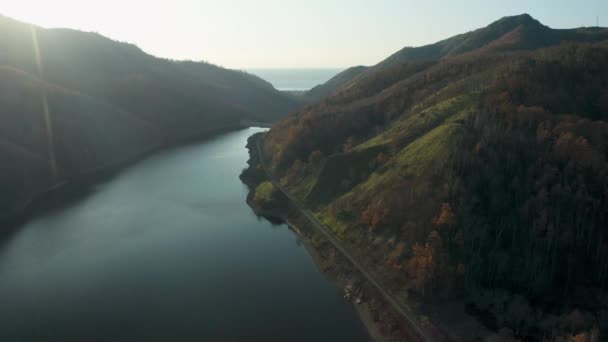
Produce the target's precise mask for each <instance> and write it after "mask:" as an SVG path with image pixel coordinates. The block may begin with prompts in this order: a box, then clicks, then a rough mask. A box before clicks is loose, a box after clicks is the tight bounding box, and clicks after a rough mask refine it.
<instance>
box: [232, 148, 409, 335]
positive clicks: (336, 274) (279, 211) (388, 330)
mask: <svg viewBox="0 0 608 342" xmlns="http://www.w3.org/2000/svg"><path fill="white" fill-rule="evenodd" d="M250 139H252V138H251V137H250ZM251 148H252V146H250V145H249V141H248V149H249V152H250V158H249V160H248V162H247V163H248V167H247V168H246V169H244V170H243V173H241V176H240V178H241V181H242V182H243V183H244V184H245V185H246V186H247V187H248V188H249V190H250V191H249V193H248V195H247V200H246V202H247V204H248V205H249V206H250V207H251V209H252V210H253V212H254V213H255V214H256V215H258V216H259V217H263V218H265V219H267V220H269V221H270V222H272V223H282V224H285V225H287V227H288V229H290V230H291V231H292V232H293V233H294V234H295V235H296V237H297V238H298V240H299V241H300V242H301V243H302V244H303V245H304V248H305V249H306V251H307V252H308V254H309V255H310V257H311V258H312V259H313V262H314V263H315V265H316V267H317V269H318V270H319V272H320V273H321V274H322V275H323V276H324V277H326V278H327V280H329V281H331V282H332V283H333V284H334V286H336V287H338V288H340V289H342V290H343V291H346V289H347V288H350V289H358V291H357V293H359V298H362V301H361V302H360V303H356V302H355V301H350V300H349V302H350V303H351V305H352V306H353V309H354V310H355V311H356V313H357V316H358V317H359V319H360V321H361V323H362V324H363V326H364V328H365V329H366V331H367V333H368V335H369V337H370V340H371V341H374V342H391V341H419V340H420V339H419V336H418V335H417V333H416V332H415V331H414V330H412V328H411V327H410V326H409V323H407V322H406V321H405V320H403V319H402V318H401V317H400V315H399V314H398V313H397V312H396V311H395V310H394V309H393V308H392V306H391V305H390V304H389V303H388V302H386V301H385V300H384V298H383V296H382V294H381V293H379V292H378V291H377V289H376V288H375V287H374V286H373V285H372V284H370V283H369V282H368V281H367V280H366V278H365V277H364V276H363V275H362V274H361V273H360V272H359V270H358V269H357V267H355V266H354V265H352V263H351V262H350V261H349V260H348V259H347V258H346V257H345V256H344V255H342V253H341V252H340V251H339V250H338V249H336V248H335V247H334V246H333V245H332V244H331V242H330V241H328V240H327V239H326V238H325V237H324V236H323V235H322V234H321V233H319V232H317V231H316V230H315V229H314V228H312V227H309V225H308V223H307V220H306V219H305V217H303V215H301V214H300V213H299V211H298V209H297V208H295V207H294V206H293V204H292V203H291V201H289V200H288V199H286V198H282V194H281V193H280V194H279V195H278V196H279V198H277V200H276V202H278V203H279V204H281V205H275V206H270V207H269V206H268V205H266V206H263V205H260V204H259V203H256V202H255V201H254V193H255V188H256V186H257V185H258V184H260V183H262V182H264V181H266V180H267V179H266V176H265V174H263V173H259V169H256V168H255V165H256V164H257V160H255V159H254V156H255V153H253V155H252V153H251V152H252V149H251ZM283 204H286V205H283Z"/></svg>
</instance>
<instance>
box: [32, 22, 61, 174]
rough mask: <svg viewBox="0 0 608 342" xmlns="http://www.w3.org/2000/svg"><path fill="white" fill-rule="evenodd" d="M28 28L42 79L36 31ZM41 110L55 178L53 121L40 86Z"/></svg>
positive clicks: (44, 93)
mask: <svg viewBox="0 0 608 342" xmlns="http://www.w3.org/2000/svg"><path fill="white" fill-rule="evenodd" d="M30 30H31V32H32V43H33V45H34V55H35V56H34V57H35V58H36V67H37V69H38V77H39V78H40V79H41V80H44V70H43V68H42V58H41V55H40V46H39V44H38V32H37V31H36V27H34V26H33V25H30ZM42 110H43V112H44V126H45V130H46V138H47V142H48V145H47V146H48V154H49V164H50V165H49V166H50V168H51V173H52V176H53V180H56V179H57V160H56V158H55V137H54V134H53V122H52V120H51V111H50V109H49V101H48V97H47V90H46V87H45V86H43V87H42Z"/></svg>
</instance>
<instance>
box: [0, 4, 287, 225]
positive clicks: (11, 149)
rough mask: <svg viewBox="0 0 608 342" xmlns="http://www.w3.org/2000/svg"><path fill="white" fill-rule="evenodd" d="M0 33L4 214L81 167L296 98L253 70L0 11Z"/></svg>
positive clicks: (257, 115) (265, 112)
mask: <svg viewBox="0 0 608 342" xmlns="http://www.w3.org/2000/svg"><path fill="white" fill-rule="evenodd" d="M0 32H1V33H2V34H1V35H0V77H1V78H0V87H2V89H3V91H2V95H1V97H0V132H1V133H2V134H1V135H0V159H1V160H2V163H1V165H2V166H1V167H2V169H3V172H2V173H0V189H1V191H0V216H3V215H4V214H6V213H9V212H12V211H14V210H16V209H18V208H20V207H21V206H22V205H23V204H24V203H25V202H26V201H28V200H29V199H31V198H32V196H34V195H36V194H38V193H40V192H41V191H43V190H45V189H46V188H48V187H51V186H53V185H55V184H59V183H62V182H64V181H66V180H70V179H73V178H74V177H77V176H78V175H82V174H85V173H88V172H91V171H93V170H97V169H100V168H103V167H106V166H109V165H114V164H117V163H121V162H124V161H127V160H130V159H132V158H134V157H136V156H140V155H142V154H143V153H146V152H149V151H151V150H153V149H156V148H159V147H162V146H167V145H170V144H175V143H179V142H182V141H187V140H190V139H193V138H200V137H205V136H208V135H209V134H212V133H214V132H218V131H221V130H226V129H234V128H238V127H243V126H244V122H262V123H269V122H272V121H274V120H276V119H278V118H280V117H282V116H284V115H286V114H287V113H289V112H290V111H291V110H293V109H295V108H296V107H297V106H298V104H297V103H296V102H294V100H292V99H291V98H289V97H287V96H285V95H283V94H282V93H281V92H279V91H277V90H275V89H274V88H273V87H272V86H271V85H270V84H269V83H268V82H266V81H264V80H262V79H260V78H258V77H256V76H253V75H250V74H247V73H244V72H241V71H234V70H228V69H224V68H220V67H217V66H214V65H211V64H208V63H198V62H189V61H183V62H181V61H171V60H166V59H160V58H156V57H154V56H151V55H148V54H146V53H145V52H143V51H142V50H140V49H139V48H138V47H136V46H134V45H132V44H126V43H120V42H115V41H112V40H110V39H108V38H105V37H103V36H101V35H99V34H96V33H86V32H80V31H74V30H67V29H43V28H40V27H37V26H33V25H30V24H26V23H22V22H19V21H16V20H13V19H10V18H7V17H2V16H0ZM47 108H48V118H46V117H45V109H47ZM47 119H48V123H45V122H46V121H45V120H47ZM47 126H48V127H47ZM51 138H53V139H54V141H52V140H51ZM53 155H55V159H56V162H55V164H56V165H55V166H53ZM53 168H55V169H56V171H52V169H53ZM53 173H56V175H53Z"/></svg>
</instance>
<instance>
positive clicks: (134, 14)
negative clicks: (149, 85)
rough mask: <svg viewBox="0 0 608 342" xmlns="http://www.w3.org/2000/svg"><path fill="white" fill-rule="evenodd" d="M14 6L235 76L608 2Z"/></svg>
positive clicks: (580, 12)
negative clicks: (205, 63) (522, 16)
mask: <svg viewBox="0 0 608 342" xmlns="http://www.w3.org/2000/svg"><path fill="white" fill-rule="evenodd" d="M149 3H150V2H149V1H143V0H133V1H118V0H106V1H86V2H85V1H80V0H56V1H52V2H46V1H45V2H43V1H39V0H38V1H36V0H18V1H17V0H14V1H10V2H7V3H4V4H3V6H2V7H0V13H1V14H2V15H6V16H9V17H13V18H15V19H19V20H23V21H27V22H31V23H34V24H37V25H40V26H43V27H47V28H56V27H62V28H72V29H78V30H83V31H94V32H98V33H100V34H102V35H105V36H108V37H110V38H112V39H115V40H119V41H126V42H130V43H134V44H136V45H138V46H139V47H141V48H142V49H143V50H145V51H146V52H148V53H151V54H153V55H156V56H159V57H165V58H172V59H191V60H205V61H208V62H211V63H214V64H218V65H221V66H224V67H229V68H236V69H253V68H307V67H310V68H322V67H327V68H344V67H349V66H353V65H362V64H363V65H373V64H375V63H377V62H379V61H380V60H382V59H384V58H385V57H386V56H387V55H390V54H391V53H393V52H395V51H397V50H399V49H401V48H402V47H404V46H420V45H425V44H429V43H433V42H435V41H438V40H441V39H444V38H447V37H450V36H452V35H454V34H455V33H464V32H467V31H470V30H473V29H475V28H478V27H483V26H486V25H488V24H489V23H491V22H492V21H494V20H497V19H499V18H501V17H503V16H507V15H516V14H521V13H529V14H530V15H532V16H533V17H535V18H536V19H538V20H540V21H541V22H542V23H543V24H545V25H548V26H550V27H553V28H572V27H580V26H595V22H596V16H599V20H600V25H602V26H607V24H608V2H607V1H603V0H588V1H583V2H580V1H579V2H574V1H568V0H554V1H548V0H542V1H536V2H534V3H533V4H530V2H529V1H525V0H514V1H510V2H509V3H504V2H500V1H482V0H468V1H460V2H458V3H453V2H452V1H447V0H442V1H396V0H378V1H362V0H350V1H346V0H336V1H331V2H329V1H322V0H310V1H307V2H302V1H294V0H263V1H256V2H254V1H246V0H232V1H215V0H198V1H197V0H173V1H159V2H157V4H156V5H155V6H150V4H149Z"/></svg>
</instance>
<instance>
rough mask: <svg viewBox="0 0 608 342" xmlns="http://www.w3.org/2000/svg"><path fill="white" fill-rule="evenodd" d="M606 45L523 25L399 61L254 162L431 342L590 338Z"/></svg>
mask: <svg viewBox="0 0 608 342" xmlns="http://www.w3.org/2000/svg"><path fill="white" fill-rule="evenodd" d="M607 39H608V29H605V28H595V29H574V30H552V29H549V28H547V27H546V26H543V25H542V24H540V23H538V22H537V21H536V20H534V19H532V18H531V17H529V16H527V15H523V16H517V17H508V18H503V19H501V20H499V21H497V22H496V23H494V24H491V25H489V26H488V27H486V28H484V29H481V30H476V31H473V32H470V33H467V34H464V35H460V36H456V37H454V38H450V39H448V40H445V41H442V42H439V43H436V44H433V45H429V46H427V47H424V48H415V49H412V48H406V49H404V50H402V51H401V52H399V53H397V54H395V55H393V56H391V57H389V58H388V59H387V60H385V61H384V62H382V63H380V64H379V65H377V66H374V67H371V68H369V69H367V70H366V71H364V73H363V74H360V75H359V76H357V77H355V79H354V80H352V81H351V82H350V83H348V84H347V85H346V86H344V87H343V88H342V89H341V90H339V91H337V92H336V93H335V94H334V95H332V96H329V97H328V98H326V99H325V100H323V101H322V102H320V103H318V104H316V105H313V106H310V107H307V108H305V109H303V110H301V111H298V112H296V114H295V115H293V116H291V117H288V118H284V119H282V120H281V121H279V122H278V123H277V124H275V125H274V126H273V127H272V128H271V130H270V131H269V132H268V133H266V134H265V135H264V136H263V137H262V138H261V139H262V143H261V145H262V151H263V155H264V157H265V159H267V162H268V164H269V165H270V168H271V169H272V172H273V174H274V176H275V177H277V178H278V179H280V180H281V183H282V185H283V186H284V187H285V188H286V189H287V190H288V191H289V192H290V193H291V194H292V195H293V196H295V197H297V198H298V199H299V200H300V201H301V202H303V203H305V205H306V206H307V207H308V208H309V209H310V210H311V211H312V212H313V214H314V215H315V216H316V217H317V218H318V219H319V220H320V221H321V222H323V223H324V224H325V226H326V227H328V228H329V229H330V230H331V232H332V233H333V234H334V235H335V237H336V238H338V239H340V240H342V241H343V242H344V244H346V245H347V246H348V247H349V248H350V249H351V250H352V251H353V254H354V255H358V256H360V258H361V260H360V262H361V263H362V264H365V265H371V266H370V267H373V272H374V273H375V274H377V275H378V276H379V277H380V278H381V279H382V280H383V283H384V284H386V285H387V286H388V287H389V289H390V291H391V293H392V294H393V295H394V297H396V298H402V299H403V300H404V301H405V302H404V303H403V305H406V306H408V307H412V308H413V309H414V310H416V314H417V315H418V316H419V317H421V316H424V317H426V318H427V320H428V321H430V322H429V324H430V325H431V326H434V327H436V329H437V330H438V331H442V332H443V333H444V334H445V335H446V336H447V337H448V338H449V339H453V340H463V341H469V340H474V338H475V337H474V336H470V335H467V332H466V331H463V330H466V329H461V328H459V324H457V323H454V322H455V321H457V319H456V317H458V320H461V319H464V318H465V317H473V318H475V319H477V320H478V321H479V322H482V323H483V324H484V325H485V326H486V327H487V328H489V329H491V330H493V331H494V332H495V334H496V335H500V337H501V338H514V339H517V340H566V339H571V338H573V336H578V337H576V338H577V339H585V338H589V339H591V340H592V339H593V338H596V339H598V340H603V339H604V338H606V337H608V300H607V298H608V215H607V214H608V188H607V185H608V82H606V80H608V44H607ZM565 41H567V42H565ZM252 153H253V152H252ZM254 166H255V165H254ZM254 169H255V168H254ZM259 169H260V168H258V170H259ZM254 198H255V196H254ZM448 304H449V305H450V308H449V309H448V308H447V305H448ZM455 308H458V309H455ZM455 310H457V311H455ZM459 322H460V321H459ZM495 337H496V338H498V336H495Z"/></svg>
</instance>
